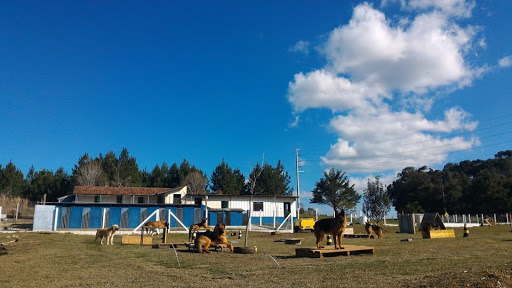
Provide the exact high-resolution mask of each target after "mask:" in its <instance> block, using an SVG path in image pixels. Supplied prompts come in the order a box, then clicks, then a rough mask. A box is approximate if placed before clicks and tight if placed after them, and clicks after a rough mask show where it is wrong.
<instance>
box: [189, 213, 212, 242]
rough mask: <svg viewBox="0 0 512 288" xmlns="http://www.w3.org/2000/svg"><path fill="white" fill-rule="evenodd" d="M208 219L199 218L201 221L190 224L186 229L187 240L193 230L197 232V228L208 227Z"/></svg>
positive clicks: (190, 237)
mask: <svg viewBox="0 0 512 288" xmlns="http://www.w3.org/2000/svg"><path fill="white" fill-rule="evenodd" d="M207 222H208V219H206V218H203V219H202V220H201V222H199V223H197V224H192V225H190V228H189V229H188V242H190V241H191V239H192V233H193V232H194V231H195V232H197V230H199V229H200V228H204V229H209V228H210V227H208V223H207Z"/></svg>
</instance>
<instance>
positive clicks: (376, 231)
mask: <svg viewBox="0 0 512 288" xmlns="http://www.w3.org/2000/svg"><path fill="white" fill-rule="evenodd" d="M364 229H365V230H366V233H368V238H370V237H372V236H373V238H378V239H382V238H383V237H384V236H383V235H384V229H382V228H380V227H379V226H377V225H372V224H371V223H370V222H369V221H368V222H366V225H365V226H364Z"/></svg>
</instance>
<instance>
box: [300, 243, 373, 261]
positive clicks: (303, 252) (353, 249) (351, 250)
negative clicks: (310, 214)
mask: <svg viewBox="0 0 512 288" xmlns="http://www.w3.org/2000/svg"><path fill="white" fill-rule="evenodd" d="M295 253H296V254H295V255H296V256H297V257H309V258H323V257H332V256H340V255H341V256H350V255H359V254H375V248H374V247H368V246H357V245H342V249H334V247H333V248H323V249H317V248H295Z"/></svg>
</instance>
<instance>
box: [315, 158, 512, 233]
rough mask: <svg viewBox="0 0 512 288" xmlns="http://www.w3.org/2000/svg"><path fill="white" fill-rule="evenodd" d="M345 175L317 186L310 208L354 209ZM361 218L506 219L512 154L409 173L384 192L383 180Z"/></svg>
mask: <svg viewBox="0 0 512 288" xmlns="http://www.w3.org/2000/svg"><path fill="white" fill-rule="evenodd" d="M353 186H354V185H350V183H349V181H348V180H347V176H346V175H345V173H344V172H341V171H339V170H335V169H331V170H329V171H325V172H324V173H323V177H322V178H321V179H320V180H319V181H318V182H317V183H316V185H315V189H314V190H313V191H312V192H313V197H312V198H311V200H310V202H311V203H318V204H326V205H329V206H331V207H332V208H333V209H341V208H343V209H345V210H349V211H350V209H353V208H354V207H355V206H356V205H357V203H358V202H359V200H360V198H361V195H358V194H357V193H356V192H355V190H354V188H353ZM362 198H363V205H362V210H363V212H364V213H365V214H366V215H367V216H368V217H369V218H370V219H372V220H374V221H376V222H377V223H378V222H379V221H380V220H382V219H383V218H384V216H385V215H386V213H387V212H389V210H390V208H391V205H392V206H393V207H394V208H395V209H396V211H397V212H398V213H402V214H403V213H425V212H438V213H441V214H445V213H448V214H464V213H470V214H477V213H478V214H480V213H490V212H495V213H507V212H510V211H511V210H512V150H506V151H500V152H498V153H496V154H495V155H494V158H493V159H488V160H474V161H469V160H466V161H462V162H459V163H458V164H456V163H448V164H446V165H445V166H444V168H443V170H435V169H432V168H430V169H429V168H428V167H427V166H423V167H420V168H415V167H406V168H404V169H403V170H402V171H401V172H400V173H398V174H397V179H396V180H395V181H393V183H392V184H390V185H388V186H387V187H386V188H384V185H383V183H382V182H381V181H380V179H379V177H375V180H373V181H370V180H369V179H368V183H367V188H366V189H365V191H364V193H363V195H362Z"/></svg>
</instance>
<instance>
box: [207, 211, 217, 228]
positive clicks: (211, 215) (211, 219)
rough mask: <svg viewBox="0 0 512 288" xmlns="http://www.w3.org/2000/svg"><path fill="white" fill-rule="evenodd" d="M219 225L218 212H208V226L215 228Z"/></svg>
mask: <svg viewBox="0 0 512 288" xmlns="http://www.w3.org/2000/svg"><path fill="white" fill-rule="evenodd" d="M216 224H217V212H208V225H210V226H215V225H216Z"/></svg>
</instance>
